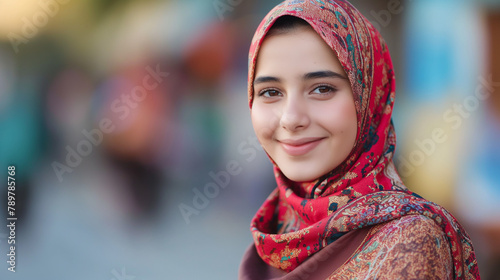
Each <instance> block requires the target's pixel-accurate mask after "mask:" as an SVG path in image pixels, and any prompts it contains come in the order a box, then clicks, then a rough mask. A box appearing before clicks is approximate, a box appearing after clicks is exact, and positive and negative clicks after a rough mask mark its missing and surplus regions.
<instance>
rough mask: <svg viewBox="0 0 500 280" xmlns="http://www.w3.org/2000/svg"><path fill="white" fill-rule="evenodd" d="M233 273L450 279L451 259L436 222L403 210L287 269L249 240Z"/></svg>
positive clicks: (286, 279) (283, 278)
mask: <svg viewBox="0 0 500 280" xmlns="http://www.w3.org/2000/svg"><path fill="white" fill-rule="evenodd" d="M238 279H240V280H251V279H259V280H271V279H272V280H278V279H279V280H292V279H294V280H298V279H308V280H325V279H332V280H333V279H453V262H452V257H451V250H450V247H449V246H448V241H447V239H446V235H445V233H444V232H443V231H442V230H441V228H440V227H439V226H438V225H437V224H436V223H434V221H432V220H431V219H430V218H427V217H425V216H422V215H408V216H404V217H402V218H401V219H395V220H392V221H389V222H385V223H382V224H378V225H376V226H372V227H364V228H362V229H359V230H354V231H350V232H348V233H346V234H345V235H343V236H342V237H340V238H339V239H338V240H337V241H335V242H333V243H331V244H329V245H328V246H326V247H325V248H323V249H322V250H320V251H319V252H318V253H316V254H314V255H312V256H311V257H310V258H308V259H307V260H306V261H305V262H304V263H302V264H300V265H299V266H298V267H297V268H296V269H294V270H293V271H291V272H289V273H286V272H285V271H283V270H280V269H278V268H275V267H272V266H270V265H268V264H266V263H265V262H263V261H262V259H261V258H260V256H259V255H258V254H257V251H256V250H255V246H254V245H253V244H252V246H251V247H250V248H249V249H248V250H247V252H246V254H245V256H244V258H243V262H242V265H241V267H240V273H239V278H238Z"/></svg>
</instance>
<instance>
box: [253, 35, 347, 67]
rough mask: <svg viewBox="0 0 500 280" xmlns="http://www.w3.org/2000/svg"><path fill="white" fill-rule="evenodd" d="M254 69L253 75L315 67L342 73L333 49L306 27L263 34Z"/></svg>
mask: <svg viewBox="0 0 500 280" xmlns="http://www.w3.org/2000/svg"><path fill="white" fill-rule="evenodd" d="M255 70H256V75H255V76H256V77H257V76H260V75H274V74H276V73H282V74H283V75H286V74H293V73H298V74H300V73H305V72H311V71H317V70H332V71H335V72H340V73H344V71H343V69H342V66H341V64H340V62H339V60H338V58H337V56H336V54H335V52H334V51H333V50H332V49H331V48H330V47H329V46H328V44H326V42H325V41H324V40H323V39H322V38H321V37H320V36H319V35H318V34H317V33H316V32H315V31H314V30H313V29H312V28H309V27H298V28H296V29H294V30H291V31H289V32H286V33H280V34H273V35H271V36H267V37H266V38H265V39H264V41H263V43H262V46H261V48H260V51H259V54H258V56H257V63H256V69H255Z"/></svg>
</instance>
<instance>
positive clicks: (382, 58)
mask: <svg viewBox="0 0 500 280" xmlns="http://www.w3.org/2000/svg"><path fill="white" fill-rule="evenodd" d="M284 15H290V16H295V17H298V18H301V19H303V20H305V21H306V22H307V23H309V25H311V27H312V28H313V29H314V30H315V31H316V32H317V33H318V34H319V35H320V36H321V37H322V38H323V40H324V41H325V42H326V43H327V44H328V45H329V46H330V47H331V48H332V49H333V50H334V51H335V53H336V54H337V56H338V59H339V61H340V63H341V65H342V67H343V69H344V71H345V73H346V74H347V75H348V78H349V80H350V83H351V87H352V89H353V94H354V101H355V107H356V112H357V120H358V129H357V131H358V133H357V138H356V139H357V140H356V143H355V146H354V148H353V150H352V151H351V153H350V155H349V156H348V157H347V158H346V160H345V161H344V162H343V163H342V164H340V165H339V166H338V167H337V168H336V169H334V170H332V171H331V172H329V173H328V174H325V175H324V176H322V177H320V178H318V179H317V180H316V181H313V182H308V183H297V182H294V181H291V180H289V179H288V178H286V177H285V176H284V175H283V173H282V172H281V171H280V169H279V167H278V166H276V164H274V173H275V177H276V183H277V188H276V189H275V190H274V191H273V192H272V193H271V195H270V196H269V197H268V198H267V200H266V201H265V202H264V204H263V205H262V206H261V208H260V209H259V210H258V212H257V213H256V215H255V217H254V218H253V220H252V223H251V231H252V234H253V237H254V241H255V247H256V249H257V252H258V254H259V255H260V257H261V258H262V260H263V261H264V262H266V263H267V264H269V265H271V266H273V267H276V268H279V269H282V270H285V271H288V272H289V271H292V270H293V269H295V268H296V267H297V266H298V265H300V264H301V263H302V262H304V261H305V260H306V259H307V258H308V257H309V256H311V255H312V254H314V253H316V252H318V251H319V250H321V249H322V248H324V247H325V246H327V245H328V244H330V243H332V242H334V241H335V240H336V239H338V238H339V237H340V236H342V235H343V234H345V233H347V232H349V231H351V230H355V229H359V228H362V227H366V226H371V225H375V224H378V223H383V222H386V221H390V220H393V219H397V218H400V217H402V216H404V215H425V216H427V217H430V218H432V219H433V220H434V221H435V222H436V223H437V224H438V225H440V226H441V228H442V229H443V231H445V233H446V234H447V236H448V238H449V242H450V248H451V252H452V254H453V259H454V269H455V277H456V278H457V279H462V278H463V279H471V278H473V279H477V278H478V277H479V274H478V270H477V263H476V259H475V255H474V252H473V249H472V244H471V241H470V239H469V237H468V235H467V233H466V232H465V231H464V230H463V229H462V227H461V226H460V225H459V224H458V222H457V221H456V220H455V218H453V216H452V215H451V214H449V213H448V212H447V211H446V210H445V209H443V208H442V207H440V206H438V205H436V204H434V203H432V202H429V201H427V200H425V199H423V198H421V197H420V196H418V195H416V194H414V193H412V192H410V191H409V190H407V189H406V187H405V186H404V185H403V183H402V181H401V179H400V178H399V175H398V173H397V171H396V169H395V167H394V164H393V161H392V157H393V154H394V149H395V145H396V135H395V132H394V126H393V124H392V119H391V114H392V108H393V104H394V97H395V81H394V71H393V67H392V62H391V58H390V55H389V51H388V49H387V46H386V44H385V42H384V41H383V39H382V37H381V36H380V34H379V33H378V31H377V30H376V29H375V28H374V27H373V26H372V25H371V24H370V23H369V21H368V20H367V19H366V18H365V17H363V15H361V14H360V13H359V11H357V10H356V9H355V8H354V7H353V6H352V5H351V4H349V3H348V2H346V1H340V0H337V1H335V0H329V1H328V0H288V1H285V2H283V3H281V4H279V5H278V6H276V7H275V8H274V9H273V10H271V11H270V12H269V14H268V15H267V16H266V17H265V18H264V19H263V21H262V22H261V24H260V25H259V27H258V28H257V31H256V32H255V35H254V38H253V40H252V45H251V47H250V53H249V76H248V94H249V105H250V108H251V107H252V101H253V80H254V75H255V66H256V65H255V64H256V61H257V55H258V52H259V48H260V46H261V44H262V42H263V39H264V38H265V35H266V34H267V32H268V31H269V29H270V28H271V27H272V25H273V23H274V22H275V21H276V19H277V18H279V17H281V16H284Z"/></svg>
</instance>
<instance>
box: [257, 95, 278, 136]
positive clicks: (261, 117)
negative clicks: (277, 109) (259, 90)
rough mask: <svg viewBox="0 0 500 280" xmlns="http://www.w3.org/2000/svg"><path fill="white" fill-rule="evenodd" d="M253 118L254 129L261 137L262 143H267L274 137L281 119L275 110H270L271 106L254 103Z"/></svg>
mask: <svg viewBox="0 0 500 280" xmlns="http://www.w3.org/2000/svg"><path fill="white" fill-rule="evenodd" d="M251 118H252V125H253V129H254V131H255V134H256V135H257V138H259V141H260V143H261V144H262V145H265V143H266V141H269V140H271V139H272V137H273V135H274V132H275V130H276V128H277V124H278V122H279V121H278V118H277V116H276V114H273V111H272V110H270V108H266V107H265V106H261V105H255V104H254V106H253V108H252V112H251Z"/></svg>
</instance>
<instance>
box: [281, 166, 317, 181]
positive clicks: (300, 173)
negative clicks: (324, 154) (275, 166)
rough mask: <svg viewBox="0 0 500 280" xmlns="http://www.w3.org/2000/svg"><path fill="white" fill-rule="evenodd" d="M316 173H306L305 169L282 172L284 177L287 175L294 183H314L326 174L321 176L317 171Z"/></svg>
mask: <svg viewBox="0 0 500 280" xmlns="http://www.w3.org/2000/svg"><path fill="white" fill-rule="evenodd" d="M314 171H316V172H304V169H296V170H286V171H284V170H281V172H283V175H285V176H286V177H287V178H288V179H290V180H292V181H294V182H301V183H303V182H312V181H314V180H316V179H318V178H319V177H321V176H322V175H324V174H320V173H318V172H317V170H314ZM325 174H326V173H325Z"/></svg>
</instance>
